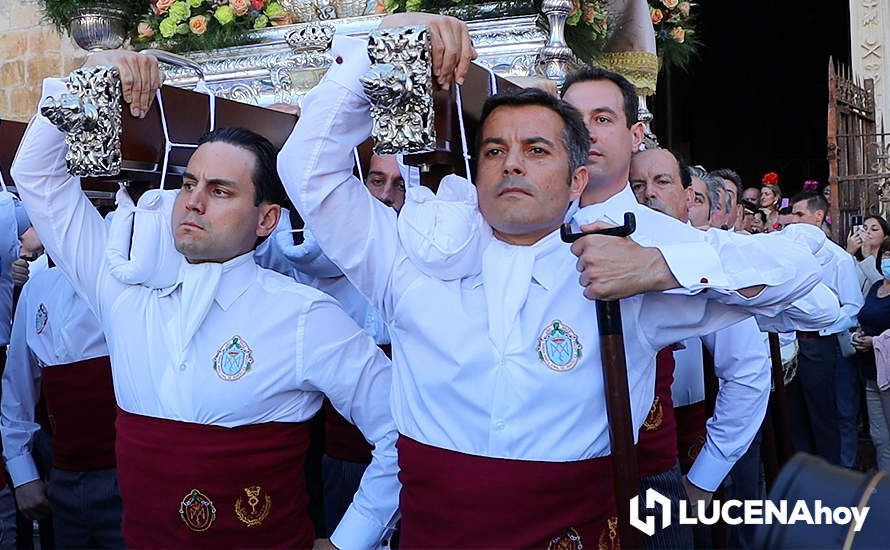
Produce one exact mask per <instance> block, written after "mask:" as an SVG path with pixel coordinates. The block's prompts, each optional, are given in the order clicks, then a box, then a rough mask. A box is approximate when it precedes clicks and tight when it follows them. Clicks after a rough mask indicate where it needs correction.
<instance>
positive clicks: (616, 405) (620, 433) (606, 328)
mask: <svg viewBox="0 0 890 550" xmlns="http://www.w3.org/2000/svg"><path fill="white" fill-rule="evenodd" d="M635 229H636V219H635V218H634V215H633V213H631V212H627V213H625V214H624V225H622V226H620V227H612V228H609V229H603V230H600V231H588V232H581V233H573V232H572V231H571V228H570V227H569V226H568V225H567V224H566V225H563V226H562V228H561V229H560V235H561V236H562V240H563V241H565V242H568V243H571V242H575V241H576V240H578V239H580V238H581V237H584V236H586V235H609V236H613V237H627V236H628V235H630V234H631V233H633V232H634V230H635ZM596 320H597V325H598V327H599V335H600V357H601V359H602V363H603V381H604V383H605V392H606V415H607V417H608V419H609V441H610V443H611V446H612V479H613V481H614V483H615V506H616V507H617V511H618V534H619V536H620V538H621V547H622V548H642V547H643V538H642V534H641V533H640V531H638V530H637V529H636V528H635V527H633V526H632V525H631V524H630V500H631V499H632V498H633V497H635V496H637V495H638V494H639V489H640V475H639V470H638V468H637V452H636V448H635V447H634V428H633V421H632V417H631V410H630V390H629V388H628V386H627V359H626V357H625V353H624V334H623V332H622V327H621V303H620V302H619V301H617V300H596Z"/></svg>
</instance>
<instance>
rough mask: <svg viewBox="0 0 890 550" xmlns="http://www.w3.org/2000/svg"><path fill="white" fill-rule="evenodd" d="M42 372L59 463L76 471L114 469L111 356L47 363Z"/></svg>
mask: <svg viewBox="0 0 890 550" xmlns="http://www.w3.org/2000/svg"><path fill="white" fill-rule="evenodd" d="M41 376H42V379H43V393H44V395H45V396H46V409H47V412H48V414H49V422H50V425H51V426H52V431H53V466H54V467H56V468H59V469H60V470H70V471H74V472H87V471H90V470H101V469H105V468H114V464H115V460H114V419H115V417H116V416H117V407H116V405H115V402H114V387H113V386H112V383H111V362H110V361H109V359H108V357H96V358H95V359H86V360H84V361H78V362H77V363H71V364H68V365H52V366H48V367H44V368H43V370H42V371H41Z"/></svg>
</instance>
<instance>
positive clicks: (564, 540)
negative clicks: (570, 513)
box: [547, 527, 584, 550]
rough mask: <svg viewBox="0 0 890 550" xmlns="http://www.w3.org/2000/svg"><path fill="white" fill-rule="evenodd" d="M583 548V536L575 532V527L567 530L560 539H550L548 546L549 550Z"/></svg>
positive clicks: (577, 549)
mask: <svg viewBox="0 0 890 550" xmlns="http://www.w3.org/2000/svg"><path fill="white" fill-rule="evenodd" d="M583 548H584V545H583V544H581V535H579V534H578V531H575V528H574V527H571V528H569V529H567V530H566V532H565V533H563V534H561V535H560V536H558V537H553V538H552V539H550V544H548V545H547V550H582V549H583Z"/></svg>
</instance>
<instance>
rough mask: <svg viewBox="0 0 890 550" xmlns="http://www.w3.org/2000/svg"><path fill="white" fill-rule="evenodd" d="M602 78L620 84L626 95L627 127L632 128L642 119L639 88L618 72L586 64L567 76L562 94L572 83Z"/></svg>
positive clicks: (622, 91)
mask: <svg viewBox="0 0 890 550" xmlns="http://www.w3.org/2000/svg"><path fill="white" fill-rule="evenodd" d="M600 80H608V81H610V82H611V83H613V84H615V85H616V86H618V88H619V89H620V90H621V95H622V97H624V116H625V118H626V119H627V127H628V128H630V127H631V126H633V125H634V124H636V123H637V122H638V121H639V120H640V119H639V116H640V113H639V111H640V99H639V97H638V96H637V90H636V88H634V85H633V84H631V83H630V81H629V80H627V79H626V78H624V77H623V76H621V75H620V74H618V73H613V72H612V71H607V70H605V69H601V68H599V67H592V66H590V65H585V66H584V67H581V68H580V69H578V70H577V71H575V72H573V73H572V74H570V75H569V76H568V77H567V78H566V80H565V83H563V85H562V92H561V96H563V97H564V96H565V95H566V92H567V91H568V90H569V88H571V87H572V84H578V83H581V82H591V81H600Z"/></svg>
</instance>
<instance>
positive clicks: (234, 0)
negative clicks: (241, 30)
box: [229, 0, 250, 15]
mask: <svg viewBox="0 0 890 550" xmlns="http://www.w3.org/2000/svg"><path fill="white" fill-rule="evenodd" d="M229 5H230V6H232V11H234V12H235V15H244V14H245V13H247V11H248V10H249V9H250V0H229Z"/></svg>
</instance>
